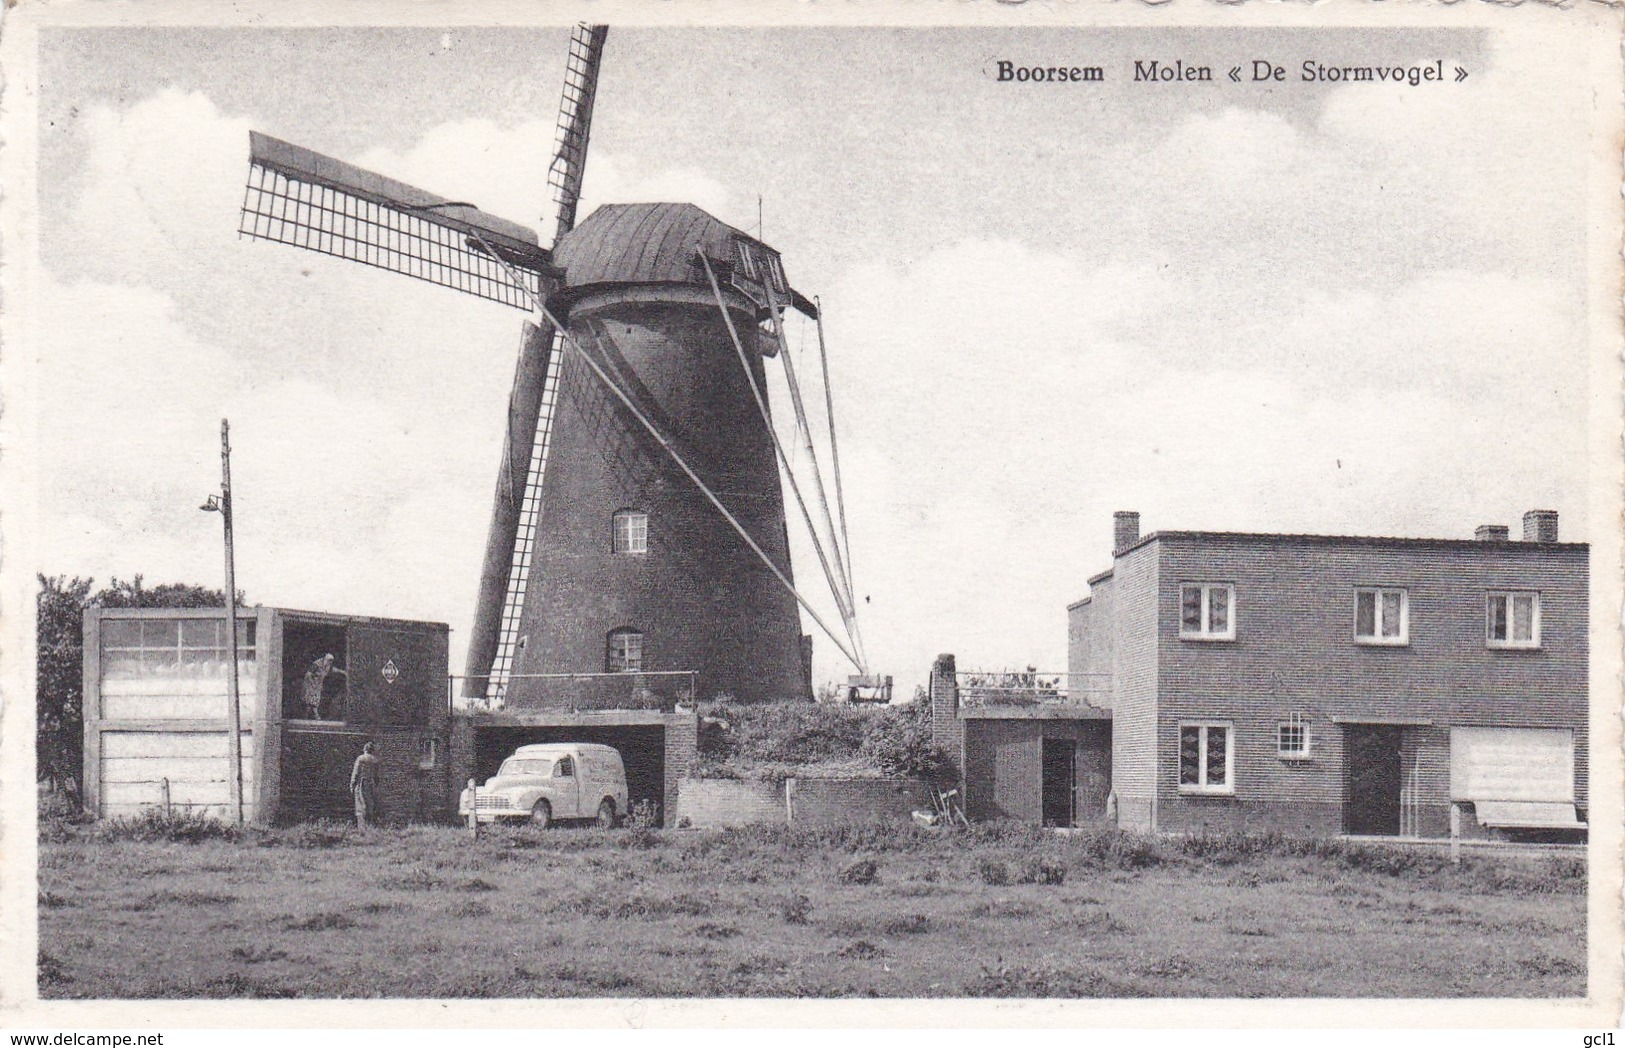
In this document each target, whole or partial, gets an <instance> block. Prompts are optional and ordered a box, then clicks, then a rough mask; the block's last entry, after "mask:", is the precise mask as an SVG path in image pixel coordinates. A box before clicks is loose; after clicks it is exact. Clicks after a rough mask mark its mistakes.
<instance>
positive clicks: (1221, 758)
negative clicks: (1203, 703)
mask: <svg viewBox="0 0 1625 1048" xmlns="http://www.w3.org/2000/svg"><path fill="white" fill-rule="evenodd" d="M1231 734H1232V728H1231V726H1230V724H1229V723H1228V722H1221V721H1182V722H1180V725H1179V791H1180V792H1181V793H1234V792H1235V785H1234V782H1235V780H1234V776H1233V774H1232V772H1233V764H1234V761H1233V755H1232V753H1231V750H1232V746H1231V744H1230V740H1231Z"/></svg>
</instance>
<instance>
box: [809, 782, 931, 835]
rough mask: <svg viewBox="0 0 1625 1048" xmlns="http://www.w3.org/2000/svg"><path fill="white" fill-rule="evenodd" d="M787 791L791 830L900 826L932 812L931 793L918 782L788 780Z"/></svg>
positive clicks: (923, 784)
mask: <svg viewBox="0 0 1625 1048" xmlns="http://www.w3.org/2000/svg"><path fill="white" fill-rule="evenodd" d="M784 787H785V795H786V798H787V802H788V803H787V807H788V808H789V820H790V824H791V825H792V826H835V825H843V824H850V823H867V822H895V823H900V824H901V823H907V822H908V821H909V819H910V813H912V812H914V811H917V810H918V811H930V810H931V795H930V792H929V790H928V788H927V787H926V785H925V783H923V782H920V781H919V780H917V779H789V780H787V781H786V782H785V784H784Z"/></svg>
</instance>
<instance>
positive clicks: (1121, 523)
mask: <svg viewBox="0 0 1625 1048" xmlns="http://www.w3.org/2000/svg"><path fill="white" fill-rule="evenodd" d="M1138 541H1140V515H1139V514H1138V513H1136V512H1135V511H1134V510H1131V509H1120V510H1118V511H1117V512H1116V513H1113V514H1112V556H1114V557H1115V556H1117V555H1118V554H1119V553H1121V552H1123V551H1124V550H1126V549H1128V548H1129V547H1130V546H1132V545H1134V544H1135V543H1136V542H1138Z"/></svg>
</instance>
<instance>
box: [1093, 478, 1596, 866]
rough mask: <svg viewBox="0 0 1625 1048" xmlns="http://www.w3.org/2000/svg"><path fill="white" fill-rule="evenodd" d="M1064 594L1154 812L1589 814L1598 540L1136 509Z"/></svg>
mask: <svg viewBox="0 0 1625 1048" xmlns="http://www.w3.org/2000/svg"><path fill="white" fill-rule="evenodd" d="M1115 524H1116V527H1115V536H1114V537H1115V542H1114V546H1115V549H1114V551H1113V555H1112V566H1111V568H1110V569H1108V570H1106V571H1104V572H1102V573H1100V574H1099V575H1096V576H1094V577H1093V578H1091V579H1090V580H1089V585H1090V593H1089V595H1088V596H1087V597H1085V598H1084V599H1083V600H1081V601H1079V602H1077V603H1076V604H1073V605H1071V606H1070V607H1069V608H1068V609H1067V618H1068V664H1069V665H1068V669H1069V672H1070V673H1072V674H1075V675H1080V676H1082V675H1088V674H1100V675H1101V677H1100V678H1098V679H1101V680H1103V681H1105V682H1107V683H1106V687H1105V693H1104V694H1103V695H1101V696H1098V697H1096V698H1095V699H1094V701H1095V702H1096V703H1097V704H1098V705H1101V706H1109V707H1110V709H1111V723H1112V757H1111V769H1112V772H1111V774H1112V803H1113V808H1114V811H1115V816H1116V819H1117V822H1118V824H1119V825H1121V826H1123V827H1125V828H1131V829H1139V830H1161V831H1174V832H1182V831H1192V830H1198V829H1203V828H1206V829H1213V830H1228V829H1249V830H1265V829H1271V830H1279V831H1282V832H1288V833H1299V834H1303V833H1308V834H1336V833H1350V834H1383V835H1402V836H1420V837H1440V836H1445V835H1448V834H1449V833H1450V828H1451V823H1452V820H1453V819H1455V820H1456V821H1457V824H1458V826H1459V827H1460V830H1461V832H1462V833H1463V834H1464V835H1467V836H1473V835H1500V834H1503V833H1507V832H1513V833H1516V832H1520V831H1527V830H1537V831H1543V832H1547V833H1552V832H1557V833H1562V832H1565V831H1567V832H1569V833H1573V832H1577V831H1579V830H1582V829H1583V828H1584V819H1585V808H1586V768H1587V759H1586V758H1587V750H1586V746H1587V711H1588V694H1587V659H1588V650H1587V625H1588V614H1589V613H1588V577H1589V571H1588V561H1589V552H1590V551H1589V547H1588V546H1587V545H1586V544H1584V543H1563V542H1559V541H1558V540H1557V514H1556V513H1553V512H1551V511H1545V510H1535V511H1531V512H1530V513H1528V514H1526V515H1525V517H1524V534H1523V539H1522V541H1512V540H1509V538H1508V531H1507V529H1506V528H1505V527H1496V526H1486V527H1481V528H1479V529H1478V532H1477V538H1476V539H1472V540H1456V539H1405V538H1365V537H1350V536H1329V535H1271V534H1241V533H1228V532H1193V531H1163V532H1155V533H1152V534H1149V535H1144V536H1142V535H1140V533H1139V515H1138V514H1137V513H1119V514H1117V515H1116V521H1115Z"/></svg>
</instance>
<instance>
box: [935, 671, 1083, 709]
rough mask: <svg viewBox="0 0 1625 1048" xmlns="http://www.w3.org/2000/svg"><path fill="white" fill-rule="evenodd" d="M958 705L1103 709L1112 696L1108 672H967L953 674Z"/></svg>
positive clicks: (974, 706)
mask: <svg viewBox="0 0 1625 1048" xmlns="http://www.w3.org/2000/svg"><path fill="white" fill-rule="evenodd" d="M954 679H955V683H956V684H957V685H958V689H959V705H960V707H961V708H964V709H984V708H987V707H990V706H1100V705H1105V704H1108V703H1106V702H1104V701H1103V700H1108V699H1109V698H1110V695H1111V674H1109V673H1044V672H1041V671H1038V670H1032V669H1027V670H967V671H963V672H960V673H956V674H955V675H954Z"/></svg>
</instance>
